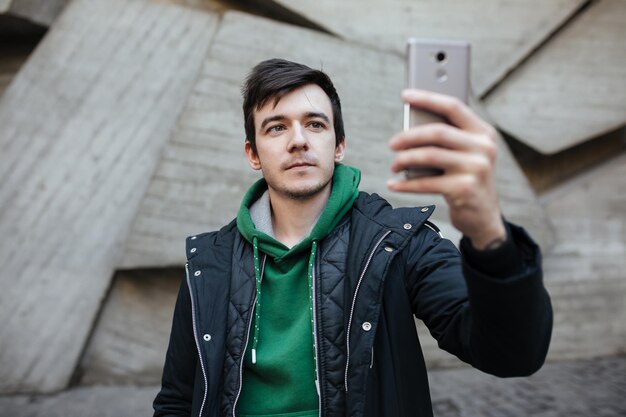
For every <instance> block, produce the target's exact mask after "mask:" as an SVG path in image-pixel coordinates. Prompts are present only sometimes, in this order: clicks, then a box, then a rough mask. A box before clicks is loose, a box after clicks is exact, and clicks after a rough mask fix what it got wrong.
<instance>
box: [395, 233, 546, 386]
mask: <svg viewBox="0 0 626 417" xmlns="http://www.w3.org/2000/svg"><path fill="white" fill-rule="evenodd" d="M507 227H508V229H509V231H510V239H511V242H509V243H510V244H507V245H506V247H504V248H502V249H503V251H504V252H503V253H504V254H505V255H507V256H510V257H511V258H510V259H514V260H519V261H520V263H517V262H510V263H509V262H500V260H501V258H499V257H498V253H492V254H484V253H481V254H476V253H471V254H470V255H469V256H468V257H467V258H466V259H464V256H467V255H466V254H464V255H461V254H460V253H459V252H458V250H457V249H456V248H455V247H454V245H453V244H452V242H450V241H449V240H446V239H442V238H441V237H439V236H438V235H437V234H436V233H434V232H432V231H430V230H428V229H426V228H423V229H424V230H423V231H422V232H421V233H419V234H418V235H417V236H415V237H414V238H413V240H412V242H411V243H410V245H409V248H408V255H407V256H408V269H407V272H408V273H407V281H406V283H407V289H408V292H409V296H410V299H411V304H412V308H413V312H414V314H415V315H416V316H417V317H418V318H420V319H421V320H423V321H424V323H425V324H426V325H427V326H428V328H429V330H430V332H431V334H432V335H433V337H434V338H435V339H436V340H437V342H438V344H439V346H440V347H441V348H442V349H444V350H446V351H448V352H450V353H452V354H454V355H456V356H457V357H459V359H461V360H463V361H464V362H467V363H469V364H471V365H473V366H474V367H476V368H478V369H481V370H482V371H484V372H488V373H490V374H493V375H497V376H503V377H505V376H524V375H529V374H531V373H533V372H536V371H537V370H538V369H539V368H540V367H541V365H542V364H543V362H544V360H545V356H546V354H547V350H548V346H549V342H550V335H551V331H552V307H551V303H550V298H549V296H548V294H547V292H546V290H545V288H544V286H543V280H542V270H541V255H540V252H539V248H538V246H537V245H536V244H535V243H534V242H533V241H532V239H531V238H530V237H529V236H528V234H526V232H525V231H524V230H523V229H522V228H520V227H517V226H514V225H511V224H508V225H507ZM494 252H495V251H494ZM475 255H478V256H475ZM483 255H484V257H482V258H481V256H483ZM488 255H492V256H493V255H495V258H494V257H492V258H491V259H490V258H489V256H488ZM500 255H501V256H503V254H500ZM470 257H471V259H470Z"/></svg>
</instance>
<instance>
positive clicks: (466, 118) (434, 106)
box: [402, 89, 495, 137]
mask: <svg viewBox="0 0 626 417" xmlns="http://www.w3.org/2000/svg"><path fill="white" fill-rule="evenodd" d="M402 100H404V101H405V102H407V103H409V104H410V105H411V106H414V107H418V108H420V109H422V110H426V111H429V112H432V113H436V114H438V115H440V116H443V117H445V118H446V119H448V121H449V122H450V123H452V124H453V125H455V126H457V127H459V128H461V129H463V130H468V131H471V132H481V133H489V134H492V133H494V137H495V132H494V129H493V127H492V126H491V125H490V124H488V123H486V122H485V121H483V120H482V119H481V118H480V117H478V116H477V115H476V114H475V113H474V112H473V111H472V110H471V109H470V108H469V107H468V106H467V105H466V104H465V103H463V102H462V101H461V100H459V99H457V98H455V97H451V96H447V95H444V94H438V93H433V92H430V91H425V90H415V89H410V90H404V91H402Z"/></svg>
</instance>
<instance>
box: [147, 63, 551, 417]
mask: <svg viewBox="0 0 626 417" xmlns="http://www.w3.org/2000/svg"><path fill="white" fill-rule="evenodd" d="M243 92H244V105H243V109H244V118H245V131H246V141H245V154H246V157H247V159H248V162H249V164H250V166H251V167H252V168H253V169H255V170H261V172H262V173H263V178H262V179H261V180H259V181H258V182H256V183H255V184H254V185H252V187H251V188H250V190H249V191H248V193H247V194H246V196H245V197H244V199H243V202H242V204H241V208H240V210H239V213H238V214H237V219H236V221H233V222H231V223H230V224H229V225H227V226H225V227H224V228H222V229H221V230H220V231H218V232H211V233H206V234H201V235H197V236H192V237H190V238H188V240H187V257H188V263H187V265H186V269H187V279H186V280H185V281H184V282H183V284H182V286H181V290H180V293H179V296H178V301H177V304H176V309H175V312H174V321H173V327H172V334H171V338H170V344H169V349H168V352H167V357H166V362H165V367H164V371H163V384H162V389H161V391H160V392H159V394H158V395H157V397H156V399H155V401H154V408H155V416H190V415H193V416H233V417H234V416H264V417H268V416H281V417H296V416H297V417H303V416H318V415H321V416H344V415H345V416H348V415H349V416H411V417H415V416H432V408H431V403H430V396H429V390H428V379H427V375H426V368H425V365H424V359H423V356H422V352H421V349H420V345H419V341H418V338H417V334H416V331H415V323H414V318H413V317H414V316H416V317H418V318H420V319H421V320H423V321H424V322H425V323H426V325H427V326H428V327H429V329H430V331H431V333H432V335H433V336H434V337H435V338H436V339H437V341H438V342H439V346H440V347H441V348H442V349H445V350H447V351H448V352H450V353H452V354H454V355H456V356H458V357H459V358H460V359H461V360H463V361H465V362H467V363H470V364H472V365H473V366H475V367H477V368H478V369H481V370H483V371H485V372H489V373H491V374H494V375H499V376H521V375H528V374H531V373H533V372H535V371H536V370H537V369H539V367H540V366H541V365H542V363H543V361H544V358H545V355H546V352H547V349H548V344H549V339H550V333H551V329H552V311H551V306H550V300H549V297H548V295H547V293H546V291H545V289H544V287H543V284H542V277H541V265H540V255H539V249H538V247H537V246H536V244H535V243H533V241H532V240H531V239H530V237H528V235H527V234H526V233H525V232H524V231H523V229H521V228H519V227H517V226H514V225H512V224H509V223H507V222H505V221H503V218H502V216H501V213H500V210H499V208H498V202H497V195H496V190H495V181H494V160H495V153H496V146H495V131H494V129H493V128H492V127H491V126H489V125H488V124H486V123H485V122H483V121H482V120H481V119H479V118H478V117H477V116H476V115H475V114H474V113H473V112H472V111H471V110H470V109H469V108H468V107H466V106H465V105H463V104H462V103H460V102H458V101H456V100H454V99H452V98H450V97H446V96H441V95H436V94H431V93H426V92H423V91H415V90H413V91H405V92H404V93H403V99H404V101H405V102H408V103H411V104H412V105H414V106H418V107H421V108H424V109H426V110H429V111H432V112H436V113H439V114H442V115H443V116H445V117H446V118H447V119H448V120H449V121H450V122H451V125H443V124H431V125H425V126H421V127H416V128H413V129H411V130H409V131H406V132H402V133H399V134H397V135H396V136H394V137H393V138H392V139H391V141H390V146H391V149H392V150H394V151H395V152H396V158H395V161H394V162H393V164H392V167H391V169H392V170H393V171H395V172H400V171H403V170H405V169H406V168H408V167H411V166H416V165H428V166H435V167H439V168H442V169H443V170H444V174H443V175H441V176H436V177H427V178H421V179H412V180H399V181H395V182H390V183H389V188H390V189H391V190H393V191H401V192H414V193H424V192H426V193H441V194H443V195H444V196H445V198H446V201H447V202H448V204H449V206H450V217H451V221H452V223H453V225H454V226H455V227H457V228H458V229H459V230H460V231H461V232H462V233H463V235H464V237H463V239H462V241H461V244H460V247H461V253H459V252H458V251H457V249H456V248H455V247H454V245H453V244H452V243H451V242H449V241H447V240H445V239H442V238H441V237H440V235H439V234H438V232H437V229H436V228H435V227H434V226H433V225H432V224H430V223H428V222H427V219H428V217H429V216H430V214H431V212H432V210H433V207H418V208H410V209H409V208H404V209H392V208H391V207H390V206H389V204H388V203H387V202H386V201H385V200H383V199H382V198H380V197H378V196H376V195H369V194H366V193H363V192H359V191H358V184H359V179H360V172H359V171H358V170H357V169H355V168H351V167H348V166H345V165H342V164H341V163H340V162H341V160H342V159H343V155H344V150H345V147H346V141H345V135H344V129H343V122H342V116H341V106H340V102H339V97H338V96H337V93H336V91H335V88H334V87H333V84H332V82H331V81H330V79H329V78H328V77H327V76H326V75H325V74H324V73H322V72H320V71H316V70H312V69H310V68H309V67H306V66H304V65H300V64H296V63H293V62H289V61H285V60H278V59H272V60H268V61H264V62H261V63H260V64H258V65H257V66H256V67H255V68H254V69H253V70H252V72H251V74H250V75H249V77H248V79H247V81H246V84H245V87H244V90H243Z"/></svg>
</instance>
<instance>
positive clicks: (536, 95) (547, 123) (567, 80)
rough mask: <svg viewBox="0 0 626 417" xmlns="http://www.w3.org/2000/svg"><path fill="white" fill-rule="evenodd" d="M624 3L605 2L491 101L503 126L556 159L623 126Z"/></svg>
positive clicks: (568, 29) (553, 41)
mask: <svg viewBox="0 0 626 417" xmlns="http://www.w3.org/2000/svg"><path fill="white" fill-rule="evenodd" d="M624 22H626V2H624V1H623V0H600V1H596V2H593V4H592V5H591V6H590V7H589V8H588V9H586V10H585V11H584V12H583V13H582V14H581V15H580V16H578V17H577V19H575V20H574V21H572V22H571V23H570V24H569V25H568V26H567V27H566V28H564V29H563V30H562V31H561V32H559V33H558V35H557V36H556V37H555V38H554V39H551V40H550V41H549V42H548V43H547V44H546V45H545V46H544V47H543V48H541V50H539V51H538V52H537V53H536V54H534V55H533V56H532V57H531V58H530V59H529V60H528V61H527V62H525V63H524V64H523V65H522V66H521V67H520V68H518V69H516V70H515V72H514V73H513V74H512V75H511V76H510V77H508V78H507V79H506V81H504V82H503V84H501V85H500V86H498V88H497V89H496V90H494V92H493V93H492V94H490V95H489V96H488V97H487V98H486V100H485V103H486V106H487V109H488V111H489V112H490V113H491V115H492V116H493V117H494V119H495V120H496V121H497V123H498V125H499V126H500V127H501V128H502V129H504V130H506V131H507V132H509V133H510V134H511V135H513V136H515V137H516V138H518V139H519V140H521V141H523V142H524V143H526V144H527V145H528V146H530V147H532V148H534V149H536V150H537V151H539V152H541V153H544V154H553V153H556V152H559V151H561V150H564V149H566V148H569V147H571V146H573V145H576V144H578V143H580V142H583V141H585V140H588V139H590V138H592V137H595V136H598V135H600V134H603V133H607V132H609V131H611V130H614V129H616V128H618V127H620V126H623V125H624V124H625V123H626V43H625V41H624V40H625V39H626V24H624Z"/></svg>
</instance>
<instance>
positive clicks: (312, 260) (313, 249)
mask: <svg viewBox="0 0 626 417" xmlns="http://www.w3.org/2000/svg"><path fill="white" fill-rule="evenodd" d="M316 252H317V240H314V241H313V242H312V243H311V256H310V257H309V268H308V274H307V275H308V277H309V312H310V313H311V332H312V333H313V364H314V365H315V369H314V371H315V373H314V374H313V376H314V381H315V387H316V388H317V395H319V394H320V386H319V381H318V380H317V354H316V353H317V346H316V344H315V340H316V335H315V317H314V316H313V303H314V302H315V301H314V300H313V265H314V264H315V253H316Z"/></svg>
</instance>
